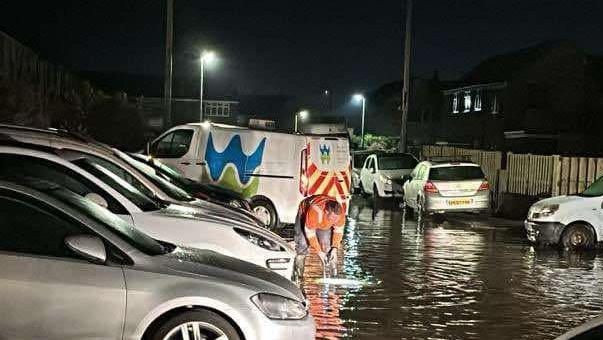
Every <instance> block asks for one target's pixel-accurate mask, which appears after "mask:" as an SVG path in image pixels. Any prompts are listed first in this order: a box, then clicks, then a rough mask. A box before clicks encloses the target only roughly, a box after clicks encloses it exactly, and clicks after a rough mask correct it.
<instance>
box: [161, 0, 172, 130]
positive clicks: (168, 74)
mask: <svg viewBox="0 0 603 340" xmlns="http://www.w3.org/2000/svg"><path fill="white" fill-rule="evenodd" d="M165 24H166V28H165V70H164V84H163V104H164V107H165V117H164V123H163V125H164V128H165V129H167V128H169V127H170V126H171V125H172V81H173V77H174V75H173V65H174V0H167V6H166V20H165Z"/></svg>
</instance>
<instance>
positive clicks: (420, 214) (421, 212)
mask: <svg viewBox="0 0 603 340" xmlns="http://www.w3.org/2000/svg"><path fill="white" fill-rule="evenodd" d="M414 215H415V216H416V217H417V221H421V220H423V219H424V218H425V207H424V202H423V201H422V200H421V197H417V207H416V208H415V209H414Z"/></svg>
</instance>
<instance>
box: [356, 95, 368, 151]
mask: <svg viewBox="0 0 603 340" xmlns="http://www.w3.org/2000/svg"><path fill="white" fill-rule="evenodd" d="M354 100H355V101H357V102H362V122H361V125H360V147H361V148H364V115H365V113H366V97H365V96H364V95H363V94H360V93H358V94H355V95H354Z"/></svg>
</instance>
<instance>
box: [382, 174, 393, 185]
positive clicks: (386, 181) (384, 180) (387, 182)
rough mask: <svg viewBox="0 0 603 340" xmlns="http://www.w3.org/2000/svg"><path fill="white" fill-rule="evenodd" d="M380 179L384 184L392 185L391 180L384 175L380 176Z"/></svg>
mask: <svg viewBox="0 0 603 340" xmlns="http://www.w3.org/2000/svg"><path fill="white" fill-rule="evenodd" d="M380 177H381V182H383V183H385V184H392V179H391V178H389V177H387V176H385V175H380Z"/></svg>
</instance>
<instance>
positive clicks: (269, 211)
mask: <svg viewBox="0 0 603 340" xmlns="http://www.w3.org/2000/svg"><path fill="white" fill-rule="evenodd" d="M251 211H253V214H254V215H255V216H256V217H257V218H258V219H259V220H260V221H262V223H264V225H266V227H268V228H270V229H276V227H277V226H278V216H277V214H276V209H274V206H273V205H272V203H271V202H270V201H268V200H266V199H264V198H258V199H255V200H252V201H251Z"/></svg>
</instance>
